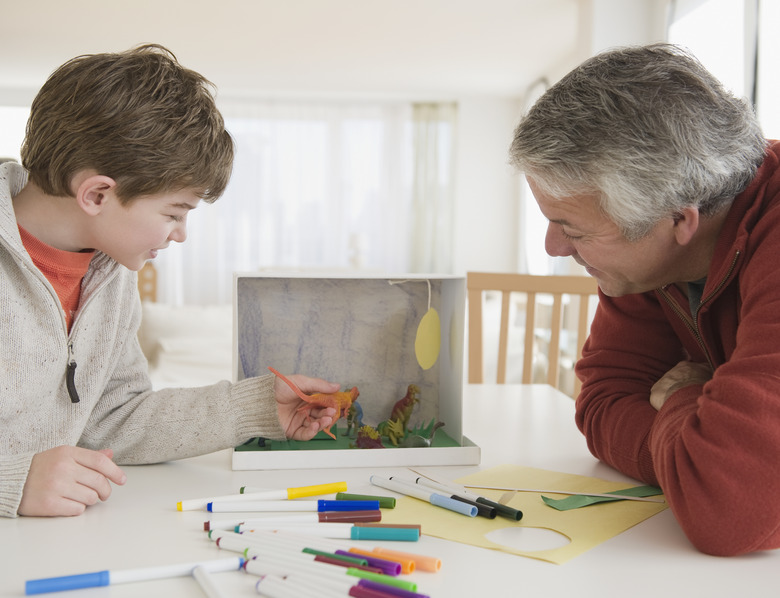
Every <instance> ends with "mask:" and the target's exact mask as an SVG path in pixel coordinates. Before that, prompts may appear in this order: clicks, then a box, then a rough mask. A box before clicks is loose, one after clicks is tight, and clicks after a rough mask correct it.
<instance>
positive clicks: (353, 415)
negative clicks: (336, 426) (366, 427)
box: [343, 401, 363, 438]
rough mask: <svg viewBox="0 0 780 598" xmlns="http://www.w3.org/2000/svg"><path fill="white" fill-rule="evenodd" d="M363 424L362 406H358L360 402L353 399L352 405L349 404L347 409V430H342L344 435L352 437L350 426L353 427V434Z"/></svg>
mask: <svg viewBox="0 0 780 598" xmlns="http://www.w3.org/2000/svg"><path fill="white" fill-rule="evenodd" d="M362 426H363V408H362V407H361V406H360V403H358V402H357V401H353V402H352V405H350V406H349V409H348V410H347V431H346V432H344V434H343V435H344V436H350V437H352V438H354V436H351V432H352V428H353V427H354V429H355V434H357V431H358V430H359V429H360V428H361V427H362Z"/></svg>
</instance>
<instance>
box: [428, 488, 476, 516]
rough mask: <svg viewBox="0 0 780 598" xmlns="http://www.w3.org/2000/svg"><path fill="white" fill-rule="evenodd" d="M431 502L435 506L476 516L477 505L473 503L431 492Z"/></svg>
mask: <svg viewBox="0 0 780 598" xmlns="http://www.w3.org/2000/svg"><path fill="white" fill-rule="evenodd" d="M431 504H432V505H436V506H437V507H444V508H445V509H449V510H450V511H455V512H456V513H460V514H461V515H466V516H468V517H476V516H477V507H475V506H474V505H470V504H468V503H465V502H461V501H459V500H455V499H454V498H450V497H449V496H444V495H443V494H431Z"/></svg>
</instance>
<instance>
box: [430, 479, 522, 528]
mask: <svg viewBox="0 0 780 598" xmlns="http://www.w3.org/2000/svg"><path fill="white" fill-rule="evenodd" d="M415 483H416V484H419V485H421V486H425V487H426V488H431V489H432V490H438V491H439V492H452V493H454V494H455V495H456V496H459V497H462V498H463V499H467V500H470V501H474V502H475V503H478V504H482V505H484V506H486V507H490V508H493V509H495V512H496V514H497V515H500V516H501V517H504V518H506V519H511V520H512V521H520V520H521V519H522V518H523V512H522V511H519V510H518V509H513V508H512V507H508V506H506V505H502V504H501V503H497V502H495V501H492V500H490V499H488V498H485V497H484V496H479V495H478V494H473V493H471V492H469V491H468V490H463V489H461V488H456V487H455V486H448V485H447V484H443V483H441V482H436V481H434V480H431V479H430V478H426V477H422V476H421V477H418V478H416V479H415ZM494 517H495V515H494Z"/></svg>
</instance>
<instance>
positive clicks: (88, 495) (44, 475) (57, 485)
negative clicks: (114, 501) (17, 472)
mask: <svg viewBox="0 0 780 598" xmlns="http://www.w3.org/2000/svg"><path fill="white" fill-rule="evenodd" d="M113 456H114V452H113V451H112V450H111V449H105V450H101V451H92V450H89V449H85V448H79V447H75V446H58V447H56V448H53V449H49V450H48V451H43V452H42V453H38V454H37V455H35V456H34V457H33V458H32V462H31V463H30V471H29V473H28V474H27V481H26V482H25V484H24V490H23V491H22V501H21V502H20V503H19V510H18V513H19V515H28V516H38V517H56V516H63V515H64V516H72V515H81V513H83V512H84V510H85V509H86V508H87V507H88V506H89V505H94V504H95V503H96V502H97V501H98V500H106V499H108V497H109V496H110V495H111V482H114V483H115V484H119V485H120V486H121V485H122V484H124V483H125V482H126V481H127V476H126V475H125V474H124V473H123V472H122V470H121V469H119V467H118V466H117V465H116V464H115V463H114V462H113V461H112V460H111V459H112V458H113Z"/></svg>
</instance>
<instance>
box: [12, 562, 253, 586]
mask: <svg viewBox="0 0 780 598" xmlns="http://www.w3.org/2000/svg"><path fill="white" fill-rule="evenodd" d="M243 564H244V559H242V558H240V557H231V558H225V559H217V560H212V561H197V562H194V563H182V564H179V565H163V566H159V567H146V568H143V569H125V570H120V571H96V572H94V573H82V574H79V575H66V576H64V577H48V578H45V579H33V580H30V581H28V582H26V583H25V594H27V595H28V596H29V595H31V594H44V593H46V592H61V591H63V590H76V589H80V588H96V587H100V586H109V585H116V584H120V583H131V582H134V581H147V580H151V579H165V578H169V577H186V576H188V575H192V572H193V570H194V569H195V568H196V567H202V568H203V569H205V570H207V571H209V572H216V571H237V570H239V569H241V567H242V566H243Z"/></svg>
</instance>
